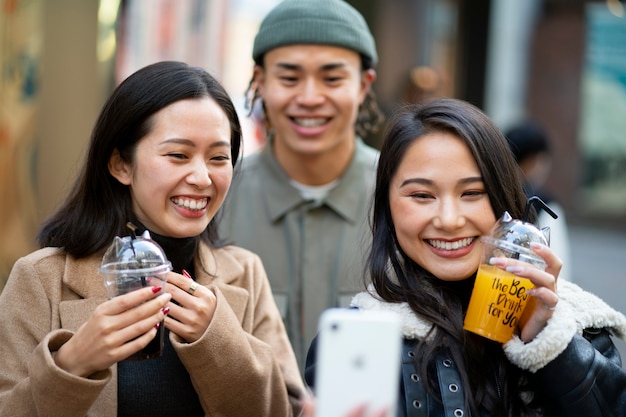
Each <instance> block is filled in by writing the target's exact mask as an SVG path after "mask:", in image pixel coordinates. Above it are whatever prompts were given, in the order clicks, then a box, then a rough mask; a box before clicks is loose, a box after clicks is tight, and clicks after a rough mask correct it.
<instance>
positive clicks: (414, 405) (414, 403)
mask: <svg viewBox="0 0 626 417" xmlns="http://www.w3.org/2000/svg"><path fill="white" fill-rule="evenodd" d="M421 406H422V403H421V402H419V401H418V400H413V407H414V408H420V407H421Z"/></svg>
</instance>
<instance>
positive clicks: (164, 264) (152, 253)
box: [100, 230, 172, 273]
mask: <svg viewBox="0 0 626 417" xmlns="http://www.w3.org/2000/svg"><path fill="white" fill-rule="evenodd" d="M171 268H172V264H171V262H170V261H168V260H167V257H166V255H165V252H163V249H162V248H161V247H160V246H159V245H158V244H157V243H156V242H155V241H154V240H152V239H151V238H150V232H148V231H147V230H146V231H145V232H144V233H143V234H142V235H141V236H140V237H131V236H125V237H119V236H116V237H115V238H114V239H113V243H112V244H111V246H109V248H108V249H107V251H106V252H105V253H104V256H103V257H102V263H101V264H100V270H101V271H103V272H107V271H111V270H121V269H126V270H128V269H133V270H137V269H147V270H150V272H151V273H156V272H160V271H161V270H165V271H168V270H171ZM146 272H148V271H146Z"/></svg>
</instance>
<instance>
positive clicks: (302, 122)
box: [292, 117, 329, 127]
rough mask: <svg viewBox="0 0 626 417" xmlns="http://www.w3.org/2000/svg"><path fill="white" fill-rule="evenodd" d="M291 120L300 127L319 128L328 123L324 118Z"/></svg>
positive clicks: (296, 118)
mask: <svg viewBox="0 0 626 417" xmlns="http://www.w3.org/2000/svg"><path fill="white" fill-rule="evenodd" d="M292 120H293V121H294V122H295V123H296V124H297V125H298V126H302V127H320V126H323V125H324V124H326V123H327V122H328V120H329V119H328V118H325V117H293V118H292Z"/></svg>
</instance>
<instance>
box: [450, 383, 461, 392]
mask: <svg viewBox="0 0 626 417" xmlns="http://www.w3.org/2000/svg"><path fill="white" fill-rule="evenodd" d="M448 389H449V390H450V392H457V391H458V390H459V386H458V385H457V384H450V385H448Z"/></svg>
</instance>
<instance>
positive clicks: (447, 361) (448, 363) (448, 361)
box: [443, 359, 452, 368]
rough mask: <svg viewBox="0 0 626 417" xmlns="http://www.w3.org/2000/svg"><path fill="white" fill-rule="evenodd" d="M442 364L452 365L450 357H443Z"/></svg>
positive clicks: (447, 366)
mask: <svg viewBox="0 0 626 417" xmlns="http://www.w3.org/2000/svg"><path fill="white" fill-rule="evenodd" d="M443 366H445V367H446V368H449V367H451V366H452V359H444V360H443Z"/></svg>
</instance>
